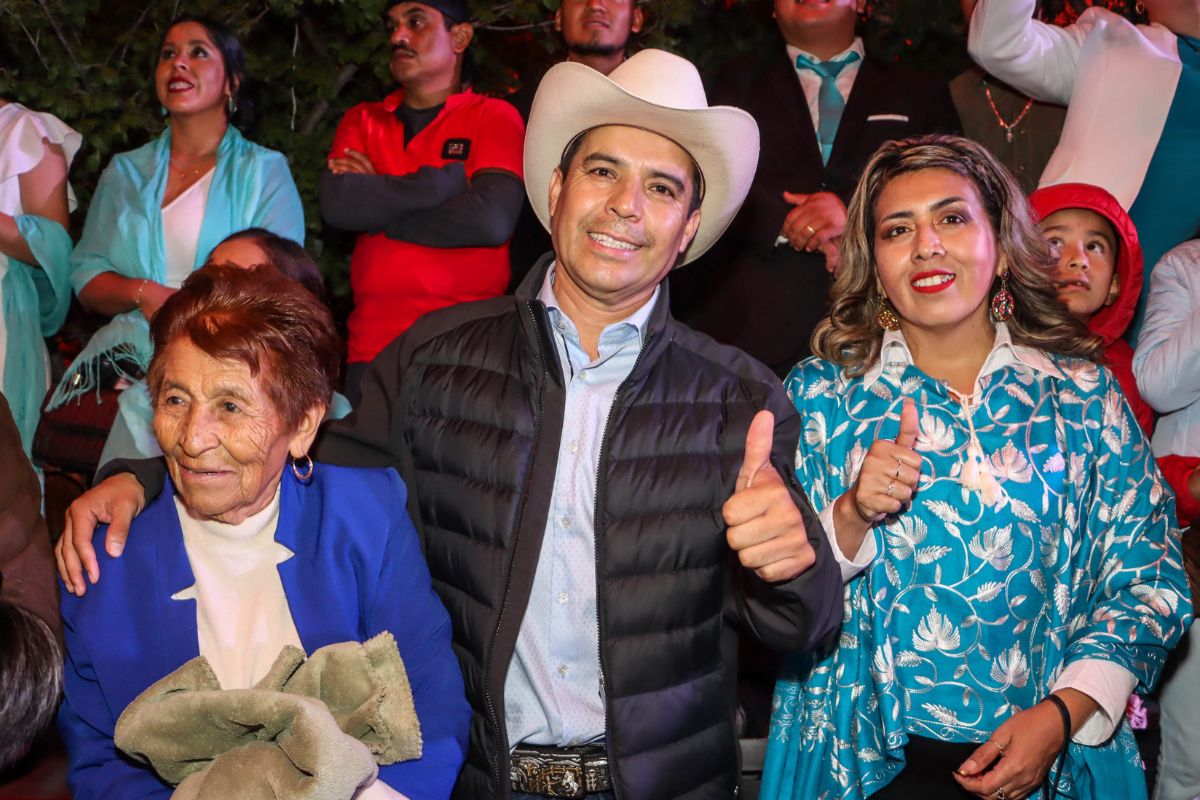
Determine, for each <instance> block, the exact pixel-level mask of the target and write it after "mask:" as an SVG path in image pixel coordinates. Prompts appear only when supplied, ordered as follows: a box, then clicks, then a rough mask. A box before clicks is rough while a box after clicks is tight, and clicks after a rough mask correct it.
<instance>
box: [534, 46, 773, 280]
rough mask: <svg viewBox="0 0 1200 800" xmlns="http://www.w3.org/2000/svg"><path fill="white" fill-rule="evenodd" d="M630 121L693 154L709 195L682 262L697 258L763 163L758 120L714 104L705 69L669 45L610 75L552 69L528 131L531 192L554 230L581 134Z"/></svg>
mask: <svg viewBox="0 0 1200 800" xmlns="http://www.w3.org/2000/svg"><path fill="white" fill-rule="evenodd" d="M602 125H629V126H631V127H634V128H643V129H645V130H648V131H652V132H654V133H657V134H659V135H661V136H665V137H666V138H668V139H670V140H671V141H673V142H675V143H676V144H678V145H679V146H680V147H682V148H683V149H684V150H686V151H687V152H688V154H689V155H691V157H692V158H693V159H695V161H696V164H697V166H699V168H700V174H701V178H702V188H703V191H704V198H703V200H702V201H701V203H700V209H701V215H700V227H699V228H698V230H697V231H696V236H695V238H694V239H692V243H691V245H690V246H689V247H688V249H687V250H686V251H685V252H684V254H683V258H682V259H681V260H680V262H679V265H683V264H687V263H688V262H690V261H695V260H696V259H697V258H699V257H700V256H701V255H702V254H703V253H704V251H706V250H708V248H710V247H712V246H713V244H714V243H715V242H716V241H717V239H719V238H720V237H721V234H722V233H724V232H725V229H726V228H727V227H729V223H730V222H731V221H733V216H734V214H736V213H737V210H738V208H740V207H741V205H742V201H743V200H745V199H746V193H747V192H749V191H750V182H751V181H752V180H753V179H754V170H755V168H756V167H757V165H758V124H757V123H755V121H754V118H753V117H751V116H750V115H749V114H747V113H746V112H745V111H742V110H741V109H740V108H733V107H732V106H713V107H711V108H710V107H709V105H708V98H707V97H705V95H704V85H703V84H702V83H701V82H700V73H698V72H697V71H696V67H695V66H693V65H692V63H691V62H690V61H688V60H687V59H684V58H680V57H679V56H676V55H672V54H670V53H668V52H665V51H663V50H642V51H641V52H639V53H637V54H636V55H633V56H631V57H630V58H628V59H627V60H626V61H624V62H623V63H622V64H621V65H620V66H619V67H617V68H616V69H614V70H613V71H612V73H611V74H609V75H608V76H607V77H606V76H604V75H602V74H601V73H599V72H597V71H596V70H594V69H592V68H591V67H585V66H584V65H583V64H575V63H572V62H569V61H566V62H563V63H560V64H556V65H554V66H553V67H551V68H550V71H549V72H547V73H546V76H545V77H544V78H542V83H541V85H540V86H538V90H537V94H536V95H534V98H533V108H532V109H531V110H530V112H529V126H528V129H527V131H526V133H525V190H526V191H527V192H528V193H529V201H530V203H531V204H532V205H533V210H534V212H536V213H537V215H538V219H540V220H541V221H542V225H544V226H545V227H546V229H547V230H549V229H550V176H551V175H552V174H553V173H554V169H555V167H557V166H558V163H559V161H560V160H561V159H562V155H563V151H564V150H566V148H567V145H569V144H570V143H571V141H572V140H574V139H575V137H576V136H578V135H579V134H581V133H583V132H585V131H588V130H591V129H592V128H598V127H600V126H602Z"/></svg>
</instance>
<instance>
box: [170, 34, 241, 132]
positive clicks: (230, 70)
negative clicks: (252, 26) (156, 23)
mask: <svg viewBox="0 0 1200 800" xmlns="http://www.w3.org/2000/svg"><path fill="white" fill-rule="evenodd" d="M185 22H194V23H196V24H197V25H199V26H200V27H201V28H204V32H205V33H206V34H208V38H209V39H211V40H212V43H213V46H214V47H216V48H217V52H219V53H220V54H221V63H222V64H223V65H224V66H225V78H226V80H228V81H229V91H230V93H231V96H232V98H233V104H234V107H235V108H236V109H237V110H236V111H233V112H230V111H229V108H228V106H226V108H225V116H226V117H227V118H228V119H229V122H230V123H231V124H233V125H236V126H237V127H238V128H240V129H242V130H248V129H249V128H250V126H251V125H252V124H253V122H254V105H255V104H254V101H253V99H252V97H251V94H252V92H251V91H250V86H249V84H250V78H249V76H248V75H247V73H246V51H245V50H243V49H242V43H241V42H240V41H239V40H238V38H237V34H236V33H234V32H233V29H232V28H230V27H229V26H228V25H226V24H224V23H223V22H218V21H217V20H215V19H213V18H212V17H206V16H203V15H199V14H184V15H183V16H181V17H176V18H175V19H174V20H172V21H171V24H170V25H168V26H167V31H170V30H171V28H174V27H175V26H176V25H182V24H183V23H185ZM163 37H164V39H165V38H166V33H164V34H163ZM159 51H160V52H161V51H162V42H159Z"/></svg>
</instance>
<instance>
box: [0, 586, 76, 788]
mask: <svg viewBox="0 0 1200 800" xmlns="http://www.w3.org/2000/svg"><path fill="white" fill-rule="evenodd" d="M0 643H3V644H2V645H0V720H2V721H3V728H4V735H3V736H0V772H3V771H4V769H5V768H6V767H9V766H11V765H12V764H14V763H15V762H16V761H17V760H18V759H20V758H21V757H22V756H23V755H25V753H26V751H28V750H29V745H30V744H31V743H32V742H33V740H34V739H35V738H36V737H37V736H38V734H40V733H41V732H42V731H44V730H46V728H47V727H48V726H49V725H50V722H51V720H53V719H54V712H55V711H57V710H58V701H59V699H60V698H61V697H62V685H63V653H62V647H61V646H60V645H59V642H58V637H56V636H55V635H54V632H53V631H51V630H50V626H49V625H47V624H46V623H45V622H44V621H43V620H42V619H41V618H40V617H38V616H37V615H36V614H34V613H32V612H31V611H27V610H26V609H24V608H22V607H21V606H18V605H16V604H14V603H10V602H9V601H7V600H0Z"/></svg>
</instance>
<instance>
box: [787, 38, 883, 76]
mask: <svg viewBox="0 0 1200 800" xmlns="http://www.w3.org/2000/svg"><path fill="white" fill-rule="evenodd" d="M787 53H788V58H789V59H791V61H792V64H793V65H795V63H796V56H804V57H805V58H808V59H811V60H813V61H845V60H846V56H848V55H850V54H851V53H858V57H859V59H860V60H859V61H858V62H857V63H859V64H861V63H862V60H863V59H866V57H867V51H866V50H865V49H864V48H863V40H862V37H861V36H855V37H854V41H853V42H851V43H850V46H849V47H847V48H846V49H845V50H843V51H842V52H840V53H838V54H837V55H836V56H834V57H833V58H828V59H821V58H817V57H816V56H814V55H813V54H812V53H810V52H808V51H807V50H801V49H800V48H799V47H793V46H792V45H790V44H789V45H788V46H787ZM847 69H852V67H847Z"/></svg>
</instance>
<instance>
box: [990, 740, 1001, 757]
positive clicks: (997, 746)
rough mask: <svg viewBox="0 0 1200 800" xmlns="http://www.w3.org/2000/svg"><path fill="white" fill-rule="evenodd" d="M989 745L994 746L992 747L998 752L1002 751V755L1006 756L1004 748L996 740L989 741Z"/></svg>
mask: <svg viewBox="0 0 1200 800" xmlns="http://www.w3.org/2000/svg"><path fill="white" fill-rule="evenodd" d="M988 744H990V745H992V747H995V748H996V749H997V750H998V751H1000V755H1004V748H1003V747H1001V746H1000V743H999V742H997V741H996V740H995V739H988Z"/></svg>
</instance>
